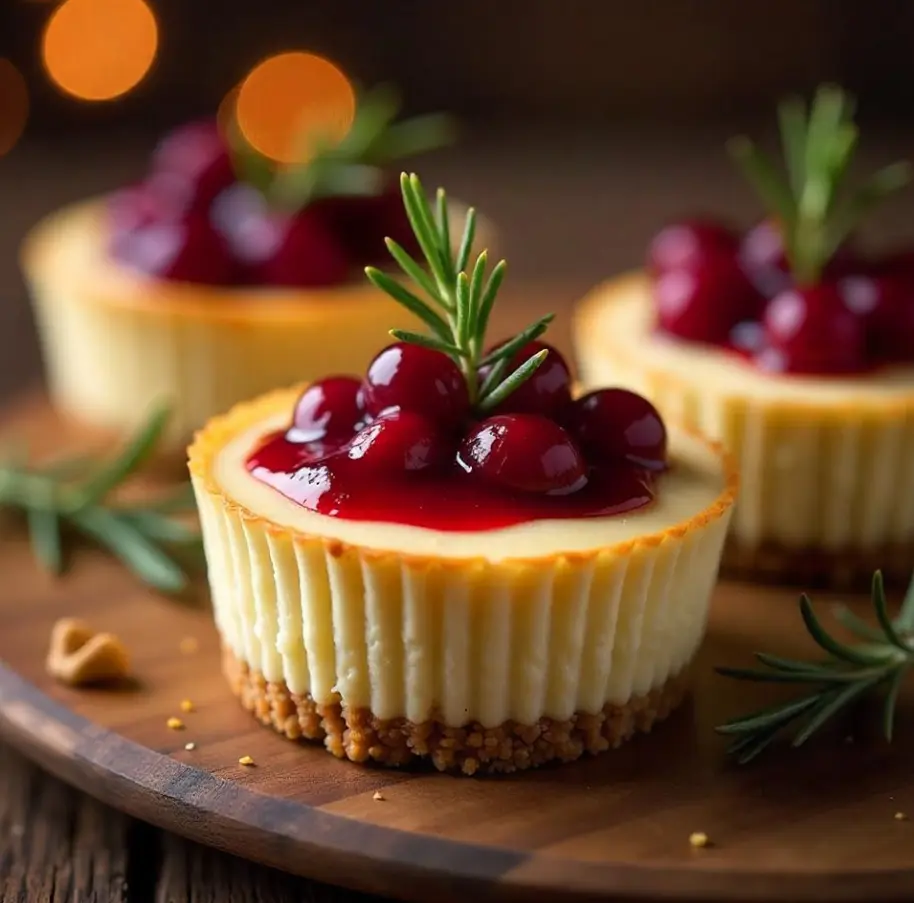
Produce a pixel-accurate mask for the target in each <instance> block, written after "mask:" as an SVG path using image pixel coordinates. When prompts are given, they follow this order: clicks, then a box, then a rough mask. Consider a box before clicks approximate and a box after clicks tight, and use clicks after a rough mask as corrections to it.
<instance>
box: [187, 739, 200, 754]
mask: <svg viewBox="0 0 914 903" xmlns="http://www.w3.org/2000/svg"><path fill="white" fill-rule="evenodd" d="M184 748H185V749H186V750H187V751H188V752H193V751H194V750H195V749H196V748H197V744H196V743H194V741H193V740H191V741H190V743H185V744H184Z"/></svg>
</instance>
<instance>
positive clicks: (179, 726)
mask: <svg viewBox="0 0 914 903" xmlns="http://www.w3.org/2000/svg"><path fill="white" fill-rule="evenodd" d="M165 725H166V727H169V728H171V730H173V731H180V730H183V729H184V722H183V721H182V720H181V719H180V718H169V719H168V721H166V722H165Z"/></svg>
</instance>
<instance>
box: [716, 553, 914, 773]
mask: <svg viewBox="0 0 914 903" xmlns="http://www.w3.org/2000/svg"><path fill="white" fill-rule="evenodd" d="M870 601H871V604H872V606H873V611H874V613H875V616H876V624H877V625H878V626H873V625H870V624H868V623H867V622H866V621H864V620H863V619H861V618H859V617H857V616H856V615H855V614H854V613H853V612H851V611H850V610H849V609H848V608H846V607H844V606H840V607H838V608H837V609H836V611H835V617H836V619H837V620H838V621H839V623H841V624H842V625H843V626H844V627H845V628H846V629H847V630H848V631H850V632H851V633H852V634H853V635H854V636H855V638H856V639H857V640H858V641H859V642H857V643H855V644H854V645H849V644H847V643H843V642H841V641H840V640H838V639H836V638H835V637H834V636H832V635H831V634H830V633H829V632H828V631H827V630H826V629H825V627H824V626H823V624H822V622H821V621H820V620H819V618H818V616H817V615H816V613H815V611H814V610H813V607H812V602H811V601H810V599H809V597H808V596H807V595H806V594H805V593H804V594H803V595H801V596H800V615H801V617H802V619H803V623H804V626H805V627H806V630H807V631H808V633H809V634H810V636H811V637H812V639H813V640H815V642H816V644H817V645H818V646H819V647H820V648H821V649H822V650H823V652H824V653H825V657H824V658H822V659H819V660H817V661H800V660H794V659H785V658H780V657H778V656H775V655H769V654H767V653H764V652H758V653H756V656H755V657H756V659H757V660H758V661H759V662H760V663H761V664H762V665H764V666H765V667H764V668H759V669H754V668H717V669H716V671H717V673H718V674H721V675H723V676H725V677H730V678H733V679H736V680H747V681H756V682H764V683H786V684H799V685H802V686H805V687H806V688H807V689H808V692H806V693H805V694H803V695H800V696H798V697H797V698H795V699H792V700H789V701H787V702H784V703H780V704H777V705H774V706H771V707H769V708H765V709H761V710H759V711H756V712H751V713H750V714H748V715H742V716H740V717H738V718H733V719H731V720H730V721H727V722H725V723H724V724H721V725H719V726H718V727H717V731H718V732H719V733H721V734H728V735H732V736H734V737H735V740H734V741H733V743H732V744H731V745H730V747H729V749H728V752H729V753H730V754H731V755H733V756H735V757H736V759H737V761H738V762H740V763H741V764H744V763H746V762H749V761H751V760H752V759H754V758H755V757H756V756H758V755H759V754H760V753H761V752H763V751H764V750H765V749H766V748H767V747H768V746H769V745H770V744H771V743H772V742H773V741H774V740H775V738H776V737H777V736H778V735H779V734H781V732H782V731H787V730H788V729H789V728H791V726H792V727H793V730H794V734H793V739H792V746H794V747H798V746H802V745H803V744H804V743H805V742H806V741H807V740H809V738H810V737H812V736H813V735H814V734H815V733H816V732H817V731H818V730H819V729H820V728H821V727H822V726H823V725H825V724H826V723H827V722H829V721H831V720H832V719H833V718H834V717H835V716H837V715H838V714H839V713H841V712H843V711H845V710H846V709H847V708H849V707H850V706H851V704H853V703H855V702H856V701H858V700H859V699H861V698H862V697H865V696H867V695H869V694H872V693H874V692H876V691H878V690H884V692H885V695H884V698H883V702H882V727H883V734H884V735H885V738H886V740H888V741H889V742H891V740H892V735H893V729H894V721H895V708H896V705H897V702H898V694H899V691H900V689H901V686H902V684H903V682H904V679H905V677H906V676H907V674H908V671H909V669H910V668H911V666H912V665H914V580H912V582H911V584H910V586H909V587H908V592H907V594H906V596H905V600H904V602H903V603H902V606H901V609H900V611H899V614H898V616H897V617H896V618H895V619H894V620H893V619H892V618H891V617H890V616H889V612H888V603H887V601H886V596H885V586H884V583H883V579H882V572H881V571H876V572H875V573H874V574H873V582H872V591H871V594H870Z"/></svg>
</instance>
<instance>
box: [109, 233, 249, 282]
mask: <svg viewBox="0 0 914 903" xmlns="http://www.w3.org/2000/svg"><path fill="white" fill-rule="evenodd" d="M113 254H114V256H115V257H116V258H117V259H118V260H120V261H121V262H122V263H125V264H128V265H129V266H132V267H135V268H136V269H138V270H141V271H142V272H144V273H147V274H150V275H154V276H160V277H162V278H163V279H172V280H175V281H179V282H198V283H205V284H207V285H226V284H229V283H231V282H232V281H233V278H234V276H235V265H234V262H233V260H232V256H231V253H230V252H229V248H228V245H227V244H226V243H225V241H224V240H223V239H222V237H221V236H220V235H219V234H218V233H217V232H216V231H215V230H214V229H213V228H212V227H211V225H210V223H209V221H208V220H207V219H205V218H204V217H201V216H191V217H189V218H187V219H184V220H179V221H175V222H153V223H151V224H148V225H145V226H142V227H138V228H136V229H135V230H134V231H133V232H132V233H130V234H128V235H124V236H122V237H121V239H120V240H119V241H117V243H116V245H115V247H114V249H113Z"/></svg>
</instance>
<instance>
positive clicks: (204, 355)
mask: <svg viewBox="0 0 914 903" xmlns="http://www.w3.org/2000/svg"><path fill="white" fill-rule="evenodd" d="M376 96H377V99H374V98H375V95H369V96H368V97H366V98H365V100H364V101H363V102H362V103H361V104H360V106H359V111H358V115H357V118H356V121H355V124H354V126H353V128H352V130H351V132H350V134H349V136H348V137H347V138H346V139H344V142H343V144H342V145H340V146H338V147H337V148H334V149H333V152H332V155H330V156H325V157H321V156H320V155H318V156H316V157H314V158H312V159H311V160H309V161H308V162H307V163H305V164H302V165H300V166H296V167H287V168H275V167H274V168H273V169H270V168H269V167H268V165H267V161H263V160H256V158H254V157H253V153H252V152H251V151H250V149H249V148H247V147H246V146H245V145H244V144H243V143H241V142H240V141H235V140H233V139H232V137H231V132H229V131H226V130H225V129H222V128H220V127H218V126H217V124H216V123H215V121H213V122H210V121H204V122H194V123H191V124H189V125H186V126H182V127H180V128H178V129H176V130H175V131H174V132H172V133H170V134H169V135H167V136H166V137H165V138H164V139H163V140H162V141H161V142H160V143H159V145H158V146H157V147H156V149H155V151H154V152H153V154H152V158H151V160H150V163H149V166H148V171H147V173H146V175H145V176H144V178H143V180H142V182H140V183H139V184H137V185H133V186H130V187H127V188H123V189H121V190H118V191H114V192H111V193H110V194H109V195H106V196H104V197H101V198H93V199H88V200H84V201H81V202H79V203H76V204H73V205H70V206H68V207H66V208H64V209H61V210H58V211H56V212H54V213H53V214H51V215H50V216H48V217H46V218H45V219H44V220H43V221H42V222H40V223H39V224H38V225H36V226H35V227H34V228H33V229H32V230H31V232H30V234H29V235H28V236H27V239H26V241H25V243H24V247H23V251H22V267H23V271H24V275H25V279H26V283H27V285H28V287H29V289H30V294H31V297H32V301H33V306H34V310H35V319H36V324H37V328H38V332H39V337H40V340H41V347H42V353H43V358H44V363H45V369H46V374H47V383H48V386H49V390H50V393H51V397H52V400H53V401H54V403H55V404H56V406H57V407H58V408H59V409H60V410H61V411H62V412H63V413H65V414H67V415H70V416H72V417H74V418H76V419H78V420H80V421H84V422H86V423H88V424H90V425H93V426H98V427H103V428H107V429H110V430H113V431H118V432H123V431H129V430H131V429H132V428H134V427H135V426H136V425H137V424H139V423H140V422H141V421H142V420H143V418H144V417H145V416H146V414H147V413H148V410H149V407H150V406H151V405H153V404H156V403H158V402H161V401H163V400H165V401H168V402H169V403H170V404H171V406H172V417H171V420H170V422H169V425H168V428H167V434H166V436H165V439H164V442H163V449H165V450H166V451H174V452H175V453H177V454H180V455H182V456H183V452H184V450H185V448H186V445H187V442H188V441H190V438H191V437H192V435H193V431H194V430H195V429H196V428H197V427H199V426H200V425H202V424H203V423H204V422H205V421H206V420H207V418H209V417H210V416H212V415H214V414H216V413H218V412H220V411H224V410H225V409H226V408H227V407H229V406H231V405H232V404H234V403H235V402H237V401H240V400H242V399H244V398H248V397H250V396H251V395H252V394H256V393H259V392H263V391H267V390H268V389H271V388H273V387H274V386H276V385H282V384H285V383H289V382H293V381H295V380H299V379H310V378H313V377H317V376H318V375H320V374H322V373H326V372H328V371H332V370H353V369H361V368H363V367H364V366H365V364H366V363H367V362H368V361H369V360H370V359H371V356H372V355H373V354H374V353H375V352H376V351H377V349H378V348H379V347H381V346H382V345H383V344H384V342H385V341H386V339H387V337H388V329H389V328H390V327H391V325H398V326H402V327H413V328H414V327H415V326H416V325H419V324H417V322H416V320H415V318H414V317H413V316H412V314H411V313H410V312H409V311H408V310H406V309H404V308H403V307H402V306H400V305H397V304H396V303H395V302H394V301H393V300H392V299H391V298H390V296H389V295H388V294H387V293H385V292H383V291H380V290H379V289H377V288H376V287H375V286H374V285H372V284H370V283H367V282H366V281H365V279H364V277H363V267H364V266H365V265H368V264H377V263H379V261H386V260H387V259H388V256H387V249H386V248H385V237H388V238H390V239H392V240H394V241H396V242H398V243H399V244H402V245H404V246H405V248H406V250H410V251H413V252H414V251H415V250H416V249H415V245H414V242H413V235H412V232H411V230H410V229H409V224H408V222H407V220H406V217H405V216H404V213H403V208H402V205H401V203H400V197H399V186H398V184H397V181H396V178H395V174H394V175H392V174H391V172H390V163H391V161H392V159H393V158H394V157H395V156H397V146H398V142H399V138H398V137H397V136H398V135H399V134H400V132H399V131H398V129H402V128H403V127H408V129H409V135H408V137H409V148H407V147H406V144H403V142H400V145H401V147H402V150H403V151H404V152H406V151H407V150H409V151H410V152H411V151H415V150H419V149H420V145H422V144H424V146H426V147H428V146H432V145H433V144H434V143H435V142H436V141H437V140H439V139H440V138H444V137H445V136H444V135H443V134H441V133H440V129H439V128H438V126H437V125H435V122H433V121H431V120H425V122H426V123H427V124H428V125H430V126H432V127H433V128H432V130H430V131H428V132H426V131H423V127H422V123H420V122H417V121H414V120H407V121H404V122H389V121H388V120H387V119H385V118H384V117H382V116H379V115H377V114H378V111H379V104H382V103H383V104H386V103H387V99H386V97H385V96H382V95H380V94H379V95H376ZM388 112H390V113H392V112H395V108H390V109H388ZM403 134H404V135H405V134H406V133H403ZM417 142H418V143H417ZM255 164H256V165H255ZM452 207H453V213H452V215H453V218H454V223H453V224H452V225H453V228H454V232H455V234H458V235H459V229H460V228H462V225H463V217H464V215H465V213H464V212H463V211H460V210H458V209H456V205H452ZM478 227H479V229H480V232H485V231H486V229H487V227H486V226H485V225H484V224H478ZM486 238H491V235H487V236H486Z"/></svg>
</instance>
